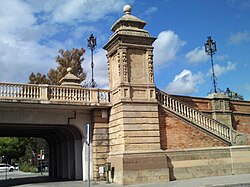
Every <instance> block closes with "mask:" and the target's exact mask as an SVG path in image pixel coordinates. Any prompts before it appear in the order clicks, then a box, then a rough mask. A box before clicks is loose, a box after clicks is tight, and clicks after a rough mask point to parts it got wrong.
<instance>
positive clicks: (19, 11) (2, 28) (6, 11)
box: [0, 0, 36, 33]
mask: <svg viewBox="0 0 250 187" xmlns="http://www.w3.org/2000/svg"><path fill="white" fill-rule="evenodd" d="M0 18H1V19H0V32H5V33H6V32H7V33H9V32H13V31H14V30H20V29H25V28H27V27H29V26H31V25H33V24H35V22H36V18H35V16H34V15H33V13H32V11H31V8H30V7H29V5H27V4H26V3H24V2H22V1H19V0H9V1H8V0H4V1H1V5H0Z"/></svg>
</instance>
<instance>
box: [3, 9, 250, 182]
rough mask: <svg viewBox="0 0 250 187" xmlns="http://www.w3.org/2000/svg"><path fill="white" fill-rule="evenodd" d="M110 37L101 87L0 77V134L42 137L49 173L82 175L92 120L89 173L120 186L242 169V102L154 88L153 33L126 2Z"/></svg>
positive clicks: (247, 106) (247, 163) (245, 122)
mask: <svg viewBox="0 0 250 187" xmlns="http://www.w3.org/2000/svg"><path fill="white" fill-rule="evenodd" d="M124 13H125V14H124V16H122V17H121V18H120V19H119V20H117V22H116V23H115V24H114V25H113V26H112V28H111V30H112V31H113V34H112V36H111V37H110V39H109V41H108V43H107V44H106V45H105V46H104V49H106V50H107V66H108V77H109V87H110V89H109V90H103V89H96V88H91V89H87V88H83V87H81V86H80V84H79V83H76V82H74V81H76V80H78V79H77V77H75V76H73V75H72V74H70V72H69V74H68V75H66V76H65V77H64V79H63V81H64V82H63V83H62V85H60V86H51V85H29V84H15V83H0V136H24V137H30V136H32V137H41V138H44V139H45V140H47V142H48V144H49V157H50V158H49V159H50V167H49V174H50V176H54V177H58V178H67V179H83V180H86V179H87V175H86V173H87V167H86V164H87V158H86V155H87V154H86V151H87V149H86V147H87V146H86V144H85V137H86V132H85V126H86V124H87V123H89V124H91V143H90V147H91V178H92V179H94V180H103V179H104V178H105V176H101V175H100V174H99V169H100V167H102V166H104V164H105V163H107V162H110V163H111V167H112V173H113V174H114V182H116V183H119V184H123V185H127V184H139V183H154V182H161V181H169V180H176V179H184V178H194V177H204V176H213V175H231V174H242V173H249V172H250V147H249V144H250V102H249V101H236V100H230V99H229V98H228V97H227V96H225V95H223V94H211V95H209V96H208V97H207V98H196V97H187V96H174V95H169V94H167V93H164V92H163V91H161V90H159V89H157V88H156V85H155V83H154V69H153V47H152V43H153V42H154V40H155V38H153V37H151V36H150V35H149V33H148V31H146V30H144V26H145V25H146V22H145V21H143V20H140V19H139V18H137V17H135V16H133V15H131V8H130V7H129V6H125V7H124Z"/></svg>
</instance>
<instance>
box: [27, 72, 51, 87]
mask: <svg viewBox="0 0 250 187" xmlns="http://www.w3.org/2000/svg"><path fill="white" fill-rule="evenodd" d="M49 83H50V80H49V79H47V76H46V75H44V74H41V73H37V74H34V73H33V72H32V73H31V74H30V76H29V84H49Z"/></svg>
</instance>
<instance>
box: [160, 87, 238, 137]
mask: <svg viewBox="0 0 250 187" xmlns="http://www.w3.org/2000/svg"><path fill="white" fill-rule="evenodd" d="M156 98H157V99H158V102H159V103H160V104H162V105H163V106H165V107H166V108H168V109H169V110H171V111H173V112H174V113H177V114H179V115H181V116H182V117H185V118H186V119H188V120H189V121H191V122H192V123H194V124H196V125H198V126H200V127H202V128H204V129H206V130H207V131H209V132H211V133H213V134H216V135H217V136H220V137H222V138H223V139H226V140H227V141H229V142H232V136H233V135H232V134H233V133H234V130H233V129H231V128H229V127H228V126H226V125H224V124H222V123H220V122H218V121H216V120H214V119H212V118H210V117H209V116H206V115H205V114H203V113H201V112H199V111H198V110H195V109H194V108H191V107H188V106H187V105H184V104H183V103H181V102H180V101H178V100H176V99H175V98H173V97H171V96H169V95H168V94H166V93H164V92H162V91H160V90H157V97H156Z"/></svg>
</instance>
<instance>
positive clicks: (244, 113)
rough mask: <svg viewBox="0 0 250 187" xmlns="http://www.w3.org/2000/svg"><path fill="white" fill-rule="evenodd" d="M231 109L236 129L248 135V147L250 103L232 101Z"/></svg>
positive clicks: (249, 140)
mask: <svg viewBox="0 0 250 187" xmlns="http://www.w3.org/2000/svg"><path fill="white" fill-rule="evenodd" d="M230 108H231V110H232V124H233V127H234V129H236V130H237V131H238V132H241V133H244V134H245V135H247V138H248V145H250V102H249V101H230Z"/></svg>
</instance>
